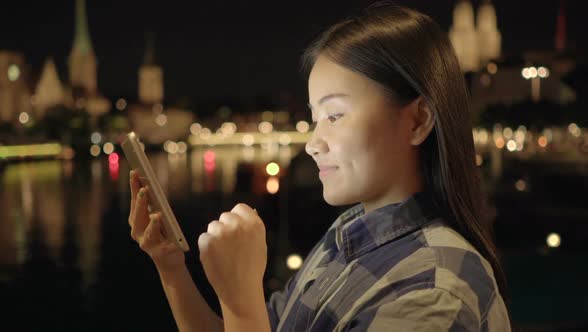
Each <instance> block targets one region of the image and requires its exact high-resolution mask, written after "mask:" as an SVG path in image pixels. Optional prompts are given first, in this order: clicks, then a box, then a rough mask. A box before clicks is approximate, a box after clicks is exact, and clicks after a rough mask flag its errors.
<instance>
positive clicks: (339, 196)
mask: <svg viewBox="0 0 588 332" xmlns="http://www.w3.org/2000/svg"><path fill="white" fill-rule="evenodd" d="M323 198H324V199H325V202H327V204H329V205H332V206H342V205H351V204H355V203H357V202H358V201H357V200H354V199H352V198H351V197H349V196H346V195H345V194H344V193H342V192H339V193H332V192H328V191H326V190H324V189H323Z"/></svg>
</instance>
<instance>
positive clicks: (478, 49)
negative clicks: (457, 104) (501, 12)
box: [449, 0, 501, 72]
mask: <svg viewBox="0 0 588 332" xmlns="http://www.w3.org/2000/svg"><path fill="white" fill-rule="evenodd" d="M475 21H476V20H475V19H474V9H473V7H472V4H471V3H470V2H469V1H467V0H460V1H459V2H458V3H457V4H456V6H455V9H454V10H453V24H452V26H451V28H450V30H449V39H450V40H451V44H452V45H453V48H454V49H455V53H456V55H457V58H458V60H459V64H460V66H461V68H462V71H464V72H475V71H478V70H479V69H480V67H481V66H484V65H486V63H488V61H490V60H494V59H497V58H498V57H499V56H500V51H501V46H500V45H501V35H500V31H498V29H497V26H496V11H495V10H494V6H493V5H492V3H491V2H490V1H489V0H485V1H483V2H482V4H481V5H480V7H479V8H478V12H477V22H476V23H477V24H475V23H474V22H475Z"/></svg>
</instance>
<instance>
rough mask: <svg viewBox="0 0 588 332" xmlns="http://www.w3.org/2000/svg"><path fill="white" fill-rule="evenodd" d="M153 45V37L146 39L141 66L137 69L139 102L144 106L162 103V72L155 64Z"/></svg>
mask: <svg viewBox="0 0 588 332" xmlns="http://www.w3.org/2000/svg"><path fill="white" fill-rule="evenodd" d="M153 44H154V41H153V37H152V36H150V37H148V38H147V46H146V47H145V57H144V59H143V65H142V66H141V68H139V101H140V102H141V103H142V104H145V105H153V104H158V103H162V102H163V70H162V69H161V67H160V66H158V65H157V64H156V63H155V48H154V46H153Z"/></svg>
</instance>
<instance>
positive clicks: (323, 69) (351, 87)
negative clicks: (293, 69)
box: [308, 56, 372, 103]
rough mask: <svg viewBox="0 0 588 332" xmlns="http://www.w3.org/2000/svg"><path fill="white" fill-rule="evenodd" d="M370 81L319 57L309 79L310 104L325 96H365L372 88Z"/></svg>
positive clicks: (325, 58)
mask: <svg viewBox="0 0 588 332" xmlns="http://www.w3.org/2000/svg"><path fill="white" fill-rule="evenodd" d="M370 83H371V82H370V80H369V79H367V78H366V77H364V76H363V75H361V74H358V73H356V72H354V71H352V70H350V69H347V68H345V67H343V66H341V65H339V64H337V63H335V62H334V61H332V60H330V59H329V58H327V57H325V56H319V57H318V58H317V60H316V62H315V64H314V66H313V67H312V70H311V72H310V76H309V78H308V92H309V97H310V102H311V103H314V102H316V101H317V99H319V98H321V97H322V96H323V95H325V94H331V93H347V94H350V95H358V94H363V93H365V92H366V90H369V89H370V88H372V87H371V86H370Z"/></svg>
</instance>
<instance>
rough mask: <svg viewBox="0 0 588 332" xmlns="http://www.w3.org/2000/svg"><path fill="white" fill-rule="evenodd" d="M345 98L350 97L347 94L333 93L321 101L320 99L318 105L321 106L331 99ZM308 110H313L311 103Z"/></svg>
mask: <svg viewBox="0 0 588 332" xmlns="http://www.w3.org/2000/svg"><path fill="white" fill-rule="evenodd" d="M343 97H349V95H348V94H345V93H331V94H328V95H326V96H323V97H322V98H321V99H319V101H318V104H319V106H320V105H321V104H323V103H325V102H326V101H328V100H330V99H333V98H343ZM308 108H310V109H311V110H312V105H311V104H310V103H308Z"/></svg>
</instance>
